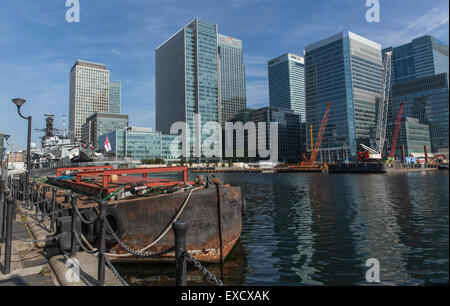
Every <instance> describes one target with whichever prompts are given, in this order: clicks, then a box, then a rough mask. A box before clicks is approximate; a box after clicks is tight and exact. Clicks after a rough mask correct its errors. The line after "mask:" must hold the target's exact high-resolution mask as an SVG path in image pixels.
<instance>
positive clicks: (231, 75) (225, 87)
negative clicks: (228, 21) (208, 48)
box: [217, 34, 247, 127]
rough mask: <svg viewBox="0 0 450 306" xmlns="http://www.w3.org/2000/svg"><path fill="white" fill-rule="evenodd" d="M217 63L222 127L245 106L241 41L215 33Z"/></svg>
mask: <svg viewBox="0 0 450 306" xmlns="http://www.w3.org/2000/svg"><path fill="white" fill-rule="evenodd" d="M217 44H218V49H217V54H218V58H219V59H218V65H219V69H218V72H219V82H218V84H219V91H218V92H219V104H220V105H219V112H220V114H219V120H220V121H221V125H222V127H224V126H225V122H228V121H229V120H230V119H232V118H233V117H234V116H235V115H236V114H237V113H238V112H239V111H241V110H243V109H245V108H246V107H247V96H246V87H245V67H244V60H243V56H242V41H241V40H239V39H236V38H233V37H230V36H226V35H222V34H217Z"/></svg>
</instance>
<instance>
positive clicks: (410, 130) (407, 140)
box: [386, 117, 431, 157]
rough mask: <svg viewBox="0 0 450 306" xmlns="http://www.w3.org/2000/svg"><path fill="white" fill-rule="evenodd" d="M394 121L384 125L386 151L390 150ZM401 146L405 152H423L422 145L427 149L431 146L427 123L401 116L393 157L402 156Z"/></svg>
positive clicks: (394, 126)
mask: <svg viewBox="0 0 450 306" xmlns="http://www.w3.org/2000/svg"><path fill="white" fill-rule="evenodd" d="M395 128H396V123H395V122H390V123H389V124H388V125H387V127H386V133H387V137H386V139H387V142H386V145H387V147H388V148H387V152H390V151H391V148H392V141H393V135H394V134H395ZM402 146H404V147H405V154H406V156H409V155H410V154H417V153H422V154H425V153H424V146H427V148H428V150H429V148H430V146H431V142H430V128H429V126H428V125H427V124H422V123H419V119H415V118H410V117H403V118H402V121H401V122H400V127H399V132H398V136H397V144H396V146H395V154H394V156H395V157H401V156H402V149H401V148H402Z"/></svg>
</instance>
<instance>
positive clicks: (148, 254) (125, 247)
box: [102, 216, 175, 258]
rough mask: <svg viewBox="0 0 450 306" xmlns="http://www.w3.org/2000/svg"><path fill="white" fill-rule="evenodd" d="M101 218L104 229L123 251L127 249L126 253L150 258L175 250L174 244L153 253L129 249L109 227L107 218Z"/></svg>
mask: <svg viewBox="0 0 450 306" xmlns="http://www.w3.org/2000/svg"><path fill="white" fill-rule="evenodd" d="M102 219H103V221H104V222H105V226H106V229H107V230H108V232H109V233H110V234H111V235H112V236H113V237H114V240H116V241H117V243H118V244H119V245H120V246H121V247H122V248H124V249H125V251H127V252H128V253H130V254H132V255H135V256H138V257H143V258H151V257H160V256H162V255H164V254H167V253H170V252H173V251H175V247H174V246H173V247H171V248H169V249H167V250H165V251H162V252H160V253H154V254H151V253H147V252H145V253H143V252H139V251H135V250H133V249H131V248H130V247H129V246H127V245H126V244H125V243H124V242H123V241H122V240H121V239H120V238H119V236H117V234H116V233H115V232H114V230H113V229H112V228H111V226H110V225H109V222H108V220H106V218H104V217H103V216H102Z"/></svg>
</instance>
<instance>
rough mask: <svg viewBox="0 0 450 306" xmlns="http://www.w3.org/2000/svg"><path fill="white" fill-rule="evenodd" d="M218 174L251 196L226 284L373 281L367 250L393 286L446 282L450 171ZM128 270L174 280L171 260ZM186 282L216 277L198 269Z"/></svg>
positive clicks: (137, 279)
mask: <svg viewBox="0 0 450 306" xmlns="http://www.w3.org/2000/svg"><path fill="white" fill-rule="evenodd" d="M190 176H191V179H194V178H195V176H196V174H190ZM216 176H217V177H218V178H219V179H220V180H221V181H222V182H223V183H225V184H227V183H228V184H231V185H238V186H241V188H242V190H243V192H244V194H245V199H246V204H247V211H246V213H245V215H244V216H243V232H242V235H241V239H240V241H239V243H238V244H237V245H236V246H235V248H234V249H233V251H232V253H231V254H230V256H229V258H228V259H227V261H226V263H225V267H224V278H225V283H226V284H227V285H365V284H367V282H366V280H365V274H366V271H367V269H368V268H367V267H366V266H365V263H366V260H367V259H369V258H376V259H378V260H379V262H380V278H381V282H382V284H385V285H423V284H425V285H432V284H446V283H448V280H449V278H448V275H449V266H448V262H449V255H448V250H449V211H448V208H449V172H448V171H439V172H437V171H436V172H421V173H420V172H414V173H403V174H362V175H360V174H322V173H284V174H260V173H220V174H216ZM208 269H210V270H211V271H212V272H214V273H216V274H218V273H219V267H218V266H217V265H208ZM120 271H121V273H122V274H124V276H125V278H126V279H127V280H128V281H130V282H131V283H132V284H136V285H172V284H174V273H173V267H172V266H166V265H162V266H161V265H159V266H153V265H139V266H136V265H134V266H131V265H127V266H121V267H120ZM205 282H206V283H205ZM188 284H192V285H200V284H208V282H207V281H205V280H204V279H203V278H202V276H201V275H200V273H199V272H198V271H195V270H191V271H189V273H188Z"/></svg>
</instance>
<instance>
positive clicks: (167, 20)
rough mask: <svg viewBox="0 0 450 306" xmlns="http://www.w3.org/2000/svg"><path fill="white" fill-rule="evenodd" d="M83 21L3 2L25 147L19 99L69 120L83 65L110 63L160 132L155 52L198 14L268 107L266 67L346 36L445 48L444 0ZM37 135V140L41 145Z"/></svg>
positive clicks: (125, 12)
mask: <svg viewBox="0 0 450 306" xmlns="http://www.w3.org/2000/svg"><path fill="white" fill-rule="evenodd" d="M79 2H80V6H81V20H80V21H81V22H80V23H67V22H66V20H65V14H66V10H67V8H66V7H65V0H39V1H36V0H2V1H1V4H0V105H1V108H0V131H3V132H5V133H8V134H11V135H12V136H13V137H12V138H11V142H13V143H14V145H15V148H24V147H25V144H26V121H25V120H23V119H21V118H19V117H18V115H17V112H16V107H15V106H14V105H13V103H12V102H11V99H12V98H15V97H22V98H25V99H26V100H27V103H26V104H25V105H24V106H23V107H22V108H23V112H24V113H25V114H26V115H29V114H31V115H32V116H33V129H34V128H43V127H44V126H45V122H44V117H43V114H44V113H54V114H55V115H56V119H55V122H56V125H57V127H61V126H62V114H66V116H67V117H68V108H69V102H68V100H69V72H70V68H71V67H72V66H73V64H74V63H75V62H76V60H77V59H84V60H89V61H95V62H100V63H104V64H106V65H107V67H108V69H109V70H110V76H111V77H110V78H111V81H120V82H122V112H123V113H125V114H129V115H130V122H131V124H132V125H136V126H149V127H154V119H155V118H154V108H155V84H154V81H155V48H156V47H157V46H158V45H159V44H161V43H162V42H164V41H165V40H166V39H167V38H169V37H170V36H171V35H172V34H174V33H175V32H176V31H177V30H179V29H180V28H181V27H183V26H184V25H186V24H187V23H188V22H190V21H191V20H192V19H194V18H195V17H199V18H200V19H203V20H205V21H209V22H212V23H216V24H218V26H219V32H220V33H222V34H226V35H230V36H233V37H235V38H239V39H241V40H243V47H244V63H245V66H246V73H247V100H248V106H249V107H261V106H265V105H268V103H269V101H268V95H269V94H268V85H267V60H269V59H271V58H274V57H277V56H279V55H282V54H284V53H286V52H293V53H297V54H300V55H301V54H303V49H304V47H305V46H306V45H307V44H309V43H313V42H315V41H318V40H321V39H323V38H326V37H328V36H330V35H333V34H336V33H338V32H341V31H344V30H350V31H352V32H355V33H357V34H359V35H362V36H365V37H367V38H369V39H371V40H374V41H376V42H378V43H381V44H382V45H383V47H387V46H392V45H393V46H396V45H399V44H402V43H405V42H408V41H410V40H411V39H413V38H415V37H418V36H421V35H424V34H432V35H434V36H436V37H437V38H438V39H440V40H442V41H443V42H445V43H447V44H448V26H449V24H448V20H449V6H448V2H447V0H442V1H441V0H433V1H417V0H415V1H411V0H395V1H392V0H389V1H388V0H380V7H381V12H380V16H381V21H380V22H379V23H368V22H366V20H365V14H366V10H367V9H368V8H367V7H366V6H365V2H366V0H329V1H310V0H308V1H306V0H291V1H288V0H276V1H268V0H221V1H217V0H190V1H183V0H182V1H175V0H108V1H104V0H79ZM39 136H40V133H37V132H34V133H33V142H35V143H39V140H38V137H39Z"/></svg>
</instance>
